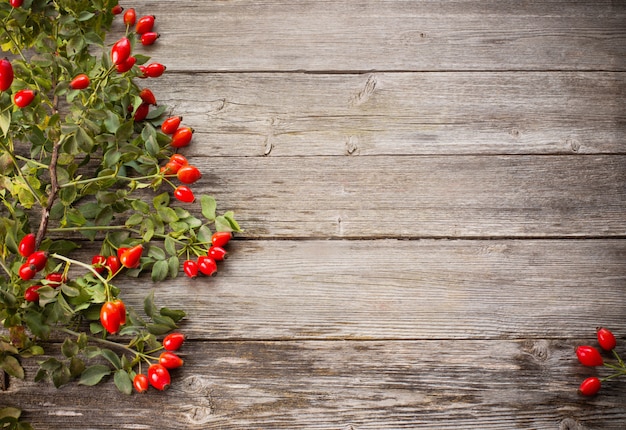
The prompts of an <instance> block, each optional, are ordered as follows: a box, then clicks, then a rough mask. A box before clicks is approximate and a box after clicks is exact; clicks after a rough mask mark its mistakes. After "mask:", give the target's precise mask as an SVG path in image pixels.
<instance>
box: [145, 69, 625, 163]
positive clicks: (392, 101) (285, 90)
mask: <svg viewBox="0 0 626 430" xmlns="http://www.w3.org/2000/svg"><path fill="white" fill-rule="evenodd" d="M142 85H149V86H150V88H152V89H153V91H154V92H155V93H156V94H158V95H159V97H158V98H159V102H160V103H163V104H166V105H168V106H170V107H172V112H182V113H184V119H185V122H186V123H187V124H189V125H190V126H192V127H194V129H195V130H196V131H197V133H196V135H195V138H194V142H195V143H194V145H191V146H190V147H189V148H186V149H185V153H187V154H191V155H211V156H213V155H219V156H221V155H223V156H271V157H274V156H309V155H311V156H312V155H427V154H441V155H450V154H574V153H580V154H588V153H624V152H626V146H625V142H626V133H625V131H624V124H625V123H626V108H625V106H626V103H625V99H624V95H626V74H624V73H593V74H588V73H587V74H585V73H579V72H567V73H565V72H554V73H532V72H528V73H498V72H496V73H492V72H484V73H465V72H444V73H366V74H333V75H323V74H313V75H311V74H302V73H289V74H284V73H261V74H259V73H250V74H248V73H246V74H229V73H226V74H223V73H217V74H213V73H209V74H207V73H191V74H189V73H176V74H166V75H165V76H164V77H163V78H161V79H159V80H156V81H153V82H148V83H145V84H144V83H143V82H142ZM171 88H176V90H175V91H171V90H170V89H171Z"/></svg>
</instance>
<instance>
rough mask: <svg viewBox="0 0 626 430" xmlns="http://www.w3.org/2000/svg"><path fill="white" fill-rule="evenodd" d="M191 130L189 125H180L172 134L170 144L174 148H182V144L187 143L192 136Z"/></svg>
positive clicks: (185, 144)
mask: <svg viewBox="0 0 626 430" xmlns="http://www.w3.org/2000/svg"><path fill="white" fill-rule="evenodd" d="M193 131H194V130H193V128H191V127H180V128H178V129H176V131H175V132H174V134H173V135H172V141H171V142H170V145H172V146H173V147H174V148H182V147H183V146H187V145H189V142H191V138H192V137H193Z"/></svg>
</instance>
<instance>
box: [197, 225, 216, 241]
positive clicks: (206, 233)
mask: <svg viewBox="0 0 626 430" xmlns="http://www.w3.org/2000/svg"><path fill="white" fill-rule="evenodd" d="M212 235H213V232H212V231H211V229H210V228H209V226H208V225H203V226H202V227H200V228H199V229H198V240H199V241H200V242H202V243H207V244H209V243H211V236H212Z"/></svg>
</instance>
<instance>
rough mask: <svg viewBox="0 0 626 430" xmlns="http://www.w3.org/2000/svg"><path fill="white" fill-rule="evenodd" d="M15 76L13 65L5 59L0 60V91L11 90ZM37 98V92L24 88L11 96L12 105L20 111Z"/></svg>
mask: <svg viewBox="0 0 626 430" xmlns="http://www.w3.org/2000/svg"><path fill="white" fill-rule="evenodd" d="M14 77H15V75H14V73H13V65H12V64H11V62H10V61H9V60H8V59H7V58H3V59H2V60H0V91H6V90H8V89H9V88H11V85H12V84H13V79H14ZM35 97H37V91H35V90H31V89H30V88H24V89H21V90H19V91H17V92H16V93H15V94H14V95H13V103H15V106H17V107H18V108H20V109H23V108H25V107H27V106H28V105H30V104H31V103H32V102H33V100H35Z"/></svg>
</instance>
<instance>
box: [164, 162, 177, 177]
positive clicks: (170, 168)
mask: <svg viewBox="0 0 626 430" xmlns="http://www.w3.org/2000/svg"><path fill="white" fill-rule="evenodd" d="M181 167H182V166H181V165H180V164H178V163H173V162H171V161H168V162H167V163H165V166H163V167H161V173H163V174H164V175H175V174H176V173H178V171H179V170H180V168H181Z"/></svg>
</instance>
